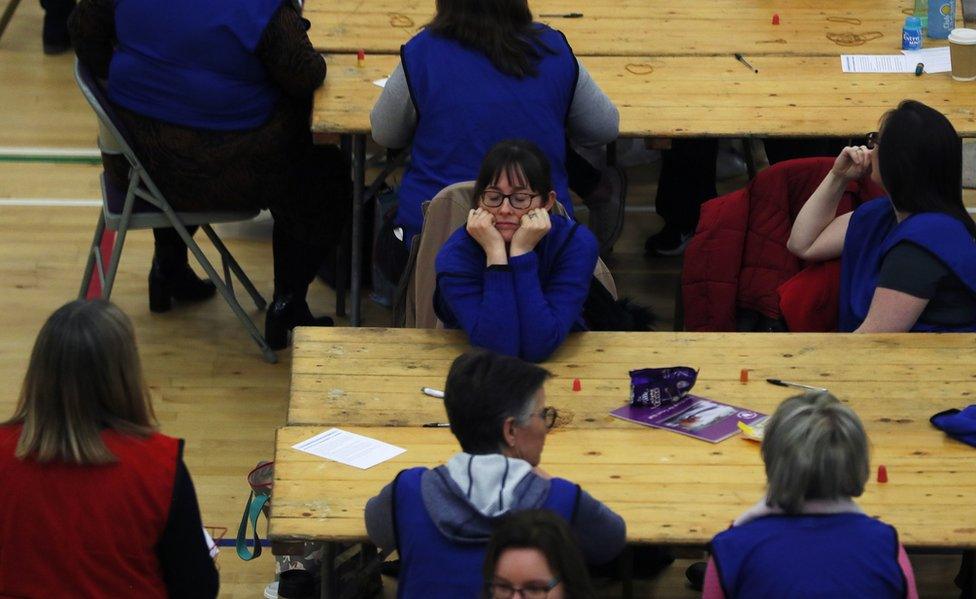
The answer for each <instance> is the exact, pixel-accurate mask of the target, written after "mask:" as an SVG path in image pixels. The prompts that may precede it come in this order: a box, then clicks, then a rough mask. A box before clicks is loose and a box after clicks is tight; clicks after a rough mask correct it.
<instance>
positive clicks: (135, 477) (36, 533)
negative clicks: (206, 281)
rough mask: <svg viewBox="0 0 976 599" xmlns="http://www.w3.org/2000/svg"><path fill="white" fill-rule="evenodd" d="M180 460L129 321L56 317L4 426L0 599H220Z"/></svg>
mask: <svg viewBox="0 0 976 599" xmlns="http://www.w3.org/2000/svg"><path fill="white" fill-rule="evenodd" d="M182 452H183V442H182V441H181V440H179V439H174V438H172V437H167V436H165V435H162V434H160V433H159V432H157V424H156V418H155V414H154V413H153V409H152V404H151V403H150V397H149V390H148V388H147V386H146V383H145V381H144V380H143V376H142V366H141V364H140V361H139V353H138V351H137V349H136V341H135V336H134V334H133V328H132V323H131V322H130V321H129V319H128V317H126V316H125V314H123V313H122V311H121V310H119V309H118V308H117V307H115V306H114V305H112V304H110V303H108V302H104V301H94V302H85V301H82V300H78V301H74V302H71V303H68V304H65V305H64V306H62V307H61V308H59V309H58V310H56V311H55V312H54V314H52V315H51V316H50V318H48V320H47V322H46V323H45V324H44V326H43V327H42V328H41V331H40V333H39V334H38V336H37V341H36V342H35V344H34V349H33V352H32V353H31V358H30V363H29V365H28V367H27V374H26V376H25V377H24V383H23V387H22V389H21V393H20V398H19V400H18V402H17V407H16V408H15V410H14V414H13V416H12V417H11V418H10V420H8V421H7V422H5V423H3V424H0V480H2V481H3V484H2V485H0V549H2V550H0V596H4V597H8V596H15V597H69V596H70V597H131V596H134V595H133V593H134V592H136V591H137V593H136V594H138V596H139V597H161V598H164V597H201V598H203V597H215V596H216V595H217V587H218V576H217V571H216V569H215V567H214V563H213V560H212V559H211V558H210V552H209V550H208V549H207V544H206V541H205V539H204V533H203V528H202V525H201V522H200V509H199V506H198V505H197V499H196V493H195V491H194V489H193V483H192V481H191V480H190V475H189V473H188V472H187V469H186V465H185V464H184V463H183V459H182Z"/></svg>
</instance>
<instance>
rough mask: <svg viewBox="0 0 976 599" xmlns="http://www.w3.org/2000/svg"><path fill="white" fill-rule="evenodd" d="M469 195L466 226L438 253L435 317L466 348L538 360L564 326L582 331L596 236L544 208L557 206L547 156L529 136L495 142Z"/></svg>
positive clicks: (552, 348) (551, 348) (559, 339)
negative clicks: (464, 340) (459, 332)
mask: <svg viewBox="0 0 976 599" xmlns="http://www.w3.org/2000/svg"><path fill="white" fill-rule="evenodd" d="M474 198H475V202H476V204H475V206H474V207H473V208H472V209H471V212H470V213H469V215H468V223H467V226H465V227H462V228H460V229H458V230H457V231H455V232H454V234H453V235H451V237H450V238H449V239H448V240H447V242H446V243H445V244H444V246H443V247H442V248H441V250H440V252H438V254H437V260H436V262H435V268H436V271H437V289H436V292H435V294H434V308H435V311H436V312H437V316H438V318H440V319H441V321H442V322H444V324H445V326H447V327H449V328H460V329H463V330H464V331H465V332H466V333H467V334H468V339H469V340H470V341H471V344H472V345H477V346H479V347H484V348H487V349H491V350H493V351H497V352H500V353H503V354H508V355H510V356H518V357H520V358H523V359H525V360H530V361H533V362H541V361H542V360H545V359H546V358H548V357H549V355H550V354H551V353H552V352H553V351H555V350H556V348H557V347H559V345H560V344H561V343H562V342H563V340H565V339H566V335H567V334H569V332H570V331H574V330H586V323H585V322H584V320H583V304H584V302H585V301H586V298H587V294H588V293H589V289H590V280H591V279H592V278H593V269H594V267H595V266H596V261H597V254H598V248H597V242H596V239H595V238H594V237H593V235H592V234H591V233H590V232H589V231H588V230H587V229H585V228H581V227H580V226H579V225H578V224H577V223H576V222H574V221H573V220H571V219H569V218H566V217H563V216H557V215H554V214H550V213H549V210H550V209H551V208H552V207H553V205H554V204H555V202H556V193H555V192H554V191H553V189H552V182H551V179H550V174H549V162H548V160H546V157H545V154H543V153H542V151H541V150H540V149H539V148H538V146H536V145H535V144H533V143H532V142H529V141H521V140H507V141H502V142H500V143H498V144H497V145H495V147H493V148H492V149H491V150H490V151H489V152H488V155H487V156H485V159H484V161H483V162H482V164H481V170H480V172H479V173H478V179H477V180H476V182H475V188H474Z"/></svg>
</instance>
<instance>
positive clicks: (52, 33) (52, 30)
mask: <svg viewBox="0 0 976 599" xmlns="http://www.w3.org/2000/svg"><path fill="white" fill-rule="evenodd" d="M41 8H43V9H44V31H43V37H44V41H45V42H48V43H55V44H56V43H62V42H65V41H67V39H68V16H69V15H70V14H71V11H72V10H74V8H75V0H41Z"/></svg>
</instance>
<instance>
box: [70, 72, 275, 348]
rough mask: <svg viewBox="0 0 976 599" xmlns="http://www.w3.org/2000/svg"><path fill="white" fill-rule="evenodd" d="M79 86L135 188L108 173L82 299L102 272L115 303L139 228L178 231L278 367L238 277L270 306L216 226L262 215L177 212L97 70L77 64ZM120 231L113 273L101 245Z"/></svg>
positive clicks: (104, 286)
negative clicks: (193, 230)
mask: <svg viewBox="0 0 976 599" xmlns="http://www.w3.org/2000/svg"><path fill="white" fill-rule="evenodd" d="M75 81H77V82H78V87H79V88H80V89H81V93H82V94H84V96H85V99H86V100H87V101H88V103H89V104H90V105H91V107H92V109H93V110H94V111H95V114H96V115H97V116H98V119H99V121H100V122H101V123H102V125H103V126H104V127H105V128H106V129H108V131H109V132H110V133H111V134H112V136H113V137H114V138H115V140H116V141H117V142H118V144H119V149H120V150H121V152H122V154H123V155H124V156H125V158H126V159H127V160H128V161H129V167H130V168H129V183H128V186H127V188H126V189H122V188H120V187H119V186H116V185H113V184H112V182H111V180H110V179H109V178H108V177H106V175H105V173H104V172H103V173H102V177H101V184H102V213H101V214H100V215H99V217H98V224H97V225H96V226H95V236H94V238H93V239H92V244H91V248H90V250H89V252H88V261H87V264H86V265H85V274H84V277H82V279H81V290H80V291H79V294H78V295H79V297H81V298H84V297H85V294H86V291H87V289H88V283H89V281H90V280H91V277H92V273H93V272H95V271H96V270H97V272H98V278H99V281H100V282H101V285H102V298H103V299H106V300H107V299H109V297H110V296H111V295H112V285H113V284H114V283H115V274H116V272H117V270H118V267H119V259H120V257H121V254H122V246H123V244H124V243H125V236H126V233H127V232H128V231H130V230H133V229H151V228H157V227H173V228H174V229H176V231H177V233H179V235H180V237H181V238H182V239H183V241H184V242H186V245H187V247H188V248H189V249H190V251H191V252H192V253H193V256H194V257H195V258H196V259H197V261H198V262H199V263H200V266H202V267H203V270H204V271H205V272H206V273H207V276H208V277H209V278H210V280H211V281H213V283H214V285H216V287H217V291H219V292H220V295H221V296H223V298H224V300H226V302H227V305H229V306H230V308H231V310H233V312H234V314H236V315H237V318H238V319H239V320H240V321H241V324H243V325H244V328H245V329H247V332H248V333H249V334H250V335H251V338H252V339H254V342H255V343H257V344H258V347H260V348H261V353H262V354H264V359H265V360H267V361H268V362H271V363H275V362H277V361H278V357H277V356H276V355H275V352H274V351H273V350H272V349H271V347H270V346H269V345H268V343H267V342H266V341H265V340H264V336H263V335H262V334H261V333H260V331H258V328H257V327H256V326H255V325H254V322H253V321H252V320H251V318H250V317H249V316H248V315H247V313H246V312H245V311H244V309H243V308H242V307H241V304H240V302H238V301H237V296H236V294H235V293H234V285H233V278H232V277H231V273H233V274H234V275H235V276H236V277H237V280H238V281H240V283H241V285H242V286H243V287H244V289H245V290H246V291H247V293H248V294H249V295H250V296H251V299H252V300H253V301H254V305H255V306H257V308H258V310H264V308H265V306H266V305H267V303H266V302H265V301H264V298H263V297H261V294H260V293H258V290H257V289H255V287H254V284H253V283H251V280H250V279H249V278H248V277H247V275H246V274H245V273H244V270H243V269H242V268H241V266H240V264H238V263H237V260H235V259H234V256H233V255H231V253H230V251H229V250H228V249H227V246H225V245H224V243H223V241H221V240H220V237H218V236H217V233H215V232H214V230H213V228H212V227H211V225H212V224H214V223H228V222H236V221H242V220H250V219H252V218H254V217H255V216H257V215H258V213H259V211H258V210H242V211H235V212H176V211H175V210H173V207H172V206H170V204H169V202H167V201H166V198H165V197H164V196H163V194H162V193H161V192H160V191H159V188H158V187H156V184H155V183H153V181H152V179H151V178H150V177H149V174H148V173H147V172H146V169H145V168H144V167H143V166H142V162H141V161H140V160H139V157H138V156H136V154H135V152H134V151H133V150H132V144H131V143H130V141H129V138H128V137H127V135H126V133H125V128H124V126H123V125H122V122H121V121H120V120H119V119H118V115H117V114H116V113H115V111H114V110H113V108H112V105H111V104H110V103H109V101H108V98H106V96H105V93H104V91H103V90H102V88H101V86H100V84H99V83H98V81H97V80H96V79H95V77H94V75H93V74H92V73H91V71H90V70H89V69H88V68H87V67H85V66H84V65H82V64H81V63H80V62H77V61H76V62H75ZM194 225H199V226H200V228H201V229H203V231H204V233H206V235H207V237H209V238H210V241H211V243H213V245H214V247H215V248H217V251H218V252H220V259H221V263H222V266H223V277H221V276H220V275H219V274H217V271H216V270H215V269H214V267H213V265H212V264H211V263H210V260H208V259H207V257H206V255H204V253H203V251H202V250H201V249H200V246H199V245H197V243H196V242H195V241H194V240H193V238H192V237H191V236H190V234H189V233H188V232H187V230H186V228H187V227H188V226H194ZM106 228H108V229H109V230H112V231H116V238H115V245H114V246H113V248H112V256H111V260H110V261H109V265H108V271H107V272H106V271H105V269H104V268H103V263H102V255H101V248H100V242H101V239H102V234H103V233H104V231H105V229H106Z"/></svg>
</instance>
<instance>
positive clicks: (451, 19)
mask: <svg viewBox="0 0 976 599" xmlns="http://www.w3.org/2000/svg"><path fill="white" fill-rule="evenodd" d="M427 29H429V30H430V32H431V33H434V34H437V35H440V36H443V37H448V38H451V39H454V40H457V41H458V42H460V43H461V44H462V45H464V46H467V47H469V48H473V49H475V50H478V51H480V52H482V53H483V54H485V56H487V57H488V59H489V60H490V61H491V64H493V65H494V66H495V68H496V69H498V70H499V71H501V72H502V73H505V74H506V75H511V76H513V77H519V78H521V77H527V76H535V75H536V74H538V72H539V69H538V65H539V61H540V60H541V59H542V55H543V54H554V53H555V52H553V50H552V49H551V48H549V47H548V46H546V45H545V44H544V43H543V42H542V39H541V32H542V30H541V29H540V28H539V27H538V26H535V25H534V24H533V23H532V11H531V10H529V4H528V2H527V1H526V0H437V14H436V15H435V16H434V19H433V20H432V21H431V22H430V23H428V24H427Z"/></svg>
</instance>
